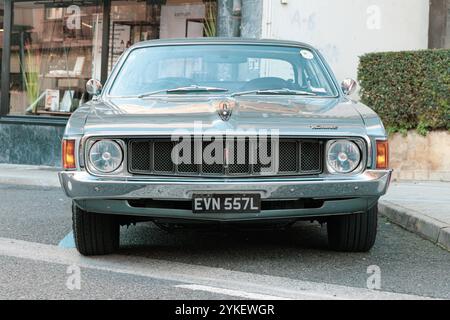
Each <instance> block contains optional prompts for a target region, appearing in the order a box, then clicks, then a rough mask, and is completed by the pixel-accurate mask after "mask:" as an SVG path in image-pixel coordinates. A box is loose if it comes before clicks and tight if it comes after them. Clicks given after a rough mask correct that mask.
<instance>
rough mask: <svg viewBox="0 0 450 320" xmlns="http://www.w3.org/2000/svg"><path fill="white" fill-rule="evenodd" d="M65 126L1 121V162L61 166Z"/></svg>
mask: <svg viewBox="0 0 450 320" xmlns="http://www.w3.org/2000/svg"><path fill="white" fill-rule="evenodd" d="M63 133H64V127H63V126H46V125H30V124H9V123H0V142H1V143H0V163H13V164H33V165H46V166H53V167H61V139H62V136H63Z"/></svg>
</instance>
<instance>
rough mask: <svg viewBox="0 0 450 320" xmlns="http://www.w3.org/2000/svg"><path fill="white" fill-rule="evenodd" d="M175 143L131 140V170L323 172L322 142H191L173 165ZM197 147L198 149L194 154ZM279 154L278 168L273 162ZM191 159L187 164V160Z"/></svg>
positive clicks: (190, 173)
mask: <svg viewBox="0 0 450 320" xmlns="http://www.w3.org/2000/svg"><path fill="white" fill-rule="evenodd" d="M176 143H177V142H172V141H170V139H158V140H156V139H155V140H151V139H130V141H129V149H128V150H129V156H128V163H129V171H130V172H131V173H135V174H170V175H181V176H199V175H205V176H227V175H229V176H250V175H256V176H258V175H289V174H292V175H296V174H318V173H320V172H321V171H322V153H323V148H322V143H321V141H319V140H313V139H307V140H306V139H304V140H303V139H285V138H281V139H279V140H273V141H272V140H271V139H270V137H269V138H267V139H261V140H258V139H256V138H230V137H228V138H225V137H223V138H221V137H219V138H214V137H213V138H212V139H210V141H201V140H197V143H196V142H195V141H194V139H191V141H190V144H191V148H190V150H189V148H188V149H187V150H186V149H183V151H181V152H180V153H179V154H178V155H179V159H178V160H176V159H174V160H175V163H174V160H172V149H173V147H174V146H175V145H176ZM196 148H197V149H199V150H197V151H195V149H196ZM178 151H180V150H178ZM184 152H187V154H184ZM175 154H176V152H175ZM200 155H203V157H202V158H201V157H200ZM277 155H278V167H277V166H275V165H274V162H273V161H274V159H275V158H276V156H277ZM195 157H197V158H198V159H196V158H195ZM189 159H190V161H187V162H188V163H186V161H184V160H189ZM274 170H276V171H274Z"/></svg>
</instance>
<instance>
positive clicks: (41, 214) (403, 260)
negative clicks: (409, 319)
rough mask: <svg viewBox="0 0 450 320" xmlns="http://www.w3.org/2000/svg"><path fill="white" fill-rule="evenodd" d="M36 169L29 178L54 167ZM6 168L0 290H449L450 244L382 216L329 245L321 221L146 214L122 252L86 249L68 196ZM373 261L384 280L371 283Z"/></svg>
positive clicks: (371, 294)
mask: <svg viewBox="0 0 450 320" xmlns="http://www.w3.org/2000/svg"><path fill="white" fill-rule="evenodd" d="M12 170H18V171H21V170H20V168H15V169H14V168H12V167H9V168H8V172H9V173H8V174H9V175H10V176H11V175H12V173H11V172H12ZM28 170H29V171H26V172H28V173H30V174H24V173H22V175H23V177H24V178H26V179H34V178H36V177H35V176H34V173H35V171H36V172H38V173H37V175H39V174H42V172H43V171H46V170H40V169H33V168H29V169H28ZM2 171H3V170H1V166H0V221H1V222H2V223H1V224H0V298H5V299H17V298H31V299H34V298H37V299H43V298H49V299H93V298H103V299H109V298H111V299H126V298H135V299H240V298H254V299H265V298H276V299H292V298H294V299H297V298H301V299H311V298H313V299H353V298H362V299H409V298H417V297H431V298H444V299H450V274H449V272H448V269H449V266H450V253H449V252H447V251H445V250H443V249H442V248H440V247H438V246H436V245H435V244H433V243H432V242H430V241H428V240H425V239H423V238H422V237H419V236H418V235H416V234H414V233H411V232H409V231H406V230H404V229H403V228H400V227H398V226H397V225H395V224H392V223H390V222H389V221H388V220H387V219H385V218H383V217H380V220H379V233H378V236H377V241H376V243H375V246H374V248H373V249H372V250H371V251H370V252H368V253H356V254H348V253H338V252H333V251H329V250H328V249H327V238H326V228H324V227H321V226H320V225H318V224H310V223H298V224H296V225H294V226H293V227H292V228H290V229H286V230H284V229H275V230H271V229H268V230H236V229H222V230H203V231H200V230H178V231H176V232H172V233H168V232H166V231H163V230H160V229H159V228H157V227H155V226H154V225H153V224H151V223H142V224H137V225H136V226H130V227H128V228H127V227H123V228H122V229H121V249H120V251H119V252H118V253H117V254H116V255H111V256H107V257H94V258H84V257H81V256H80V255H78V253H77V252H76V251H75V249H73V242H71V241H70V239H71V236H70V233H71V213H70V201H69V199H67V198H66V197H65V196H64V194H63V193H62V191H61V189H60V188H58V187H54V186H52V184H51V183H49V182H47V183H44V186H41V185H39V184H38V185H34V186H33V185H28V184H27V183H20V182H19V181H17V179H16V180H11V178H8V179H10V180H8V182H9V183H2V175H4V173H2ZM47 172H48V171H47ZM49 174H50V175H51V176H52V177H53V178H51V179H55V178H54V177H55V176H56V175H55V172H54V171H51V172H50V173H49ZM41 178H42V177H41ZM41 178H39V177H38V179H41ZM19 180H20V179H19ZM35 181H37V180H35ZM40 181H41V182H42V179H41V180H40ZM49 181H50V180H49ZM54 181H56V180H54ZM3 182H4V181H3ZM392 190H395V189H392ZM389 196H392V195H389ZM391 199H392V198H391ZM68 266H77V267H79V268H81V269H80V272H81V274H80V275H81V283H80V290H77V289H74V290H70V289H69V287H67V282H68V280H69V279H70V276H71V271H70V270H71V269H68ZM374 270H379V271H380V273H379V276H380V278H379V279H380V280H381V282H380V285H381V288H380V290H369V289H368V288H367V283H368V280H369V279H370V277H371V276H372V275H373V274H372V272H373V271H374ZM72 271H73V270H72Z"/></svg>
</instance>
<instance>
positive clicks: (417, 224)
mask: <svg viewBox="0 0 450 320" xmlns="http://www.w3.org/2000/svg"><path fill="white" fill-rule="evenodd" d="M379 208H380V212H381V213H382V214H383V215H385V216H386V217H388V219H389V220H391V221H393V222H395V223H397V224H398V225H400V226H402V227H404V228H406V229H408V230H410V231H412V232H415V233H417V234H419V235H421V236H423V237H424V238H426V239H428V240H430V241H432V242H434V243H436V244H438V245H440V246H442V247H443V248H445V249H446V250H448V251H450V182H401V183H393V184H392V185H391V186H390V188H389V191H388V193H387V194H386V195H385V196H384V197H382V199H381V201H380V206H379Z"/></svg>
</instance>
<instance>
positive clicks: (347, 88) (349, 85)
mask: <svg viewBox="0 0 450 320" xmlns="http://www.w3.org/2000/svg"><path fill="white" fill-rule="evenodd" d="M357 86H358V84H357V83H356V81H355V80H353V79H345V80H344V81H342V83H341V88H342V91H343V92H344V94H345V95H347V96H349V95H351V94H352V93H353V92H355V90H356V87H357Z"/></svg>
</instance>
